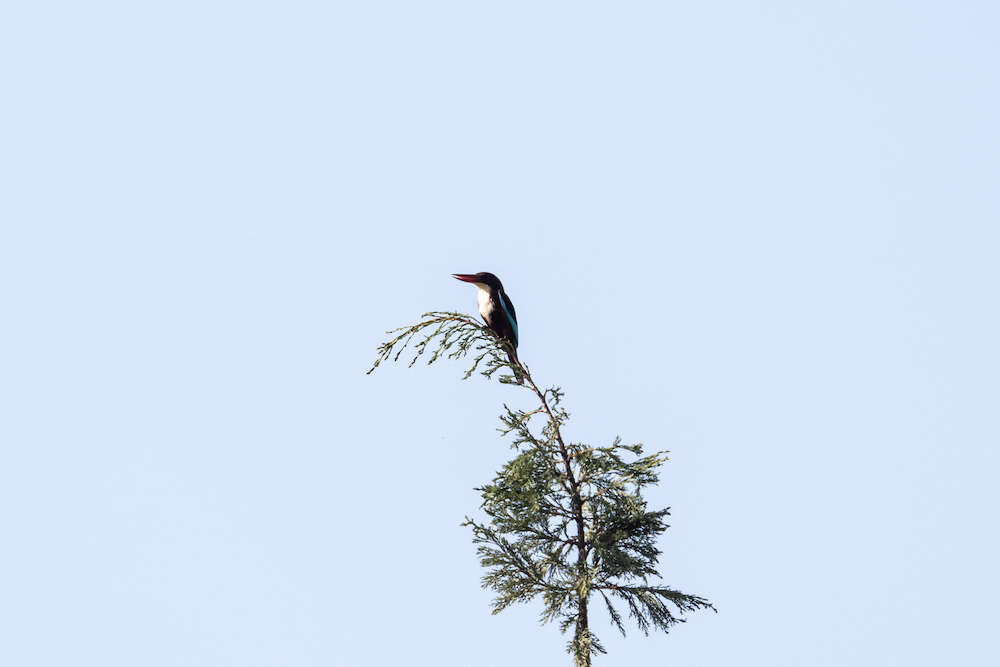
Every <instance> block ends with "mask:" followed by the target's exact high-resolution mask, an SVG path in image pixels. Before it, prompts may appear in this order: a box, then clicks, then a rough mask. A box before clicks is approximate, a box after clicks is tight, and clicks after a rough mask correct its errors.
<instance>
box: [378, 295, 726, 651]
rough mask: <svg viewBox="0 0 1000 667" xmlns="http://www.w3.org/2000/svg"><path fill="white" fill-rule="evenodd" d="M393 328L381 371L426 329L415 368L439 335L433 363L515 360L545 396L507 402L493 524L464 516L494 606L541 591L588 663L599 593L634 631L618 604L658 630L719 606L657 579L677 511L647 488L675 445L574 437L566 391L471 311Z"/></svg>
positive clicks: (595, 644)
mask: <svg viewBox="0 0 1000 667" xmlns="http://www.w3.org/2000/svg"><path fill="white" fill-rule="evenodd" d="M399 332H402V333H399ZM389 333H395V334H398V335H397V336H396V337H395V338H393V339H392V340H390V341H389V342H387V343H385V344H383V345H381V346H380V347H379V355H380V356H379V359H378V360H377V361H376V362H375V366H374V367H373V368H372V370H374V369H375V367H377V366H378V365H379V363H380V362H382V361H384V360H386V359H388V358H389V357H390V356H392V352H393V350H394V349H395V348H396V347H397V346H398V347H399V349H398V351H396V354H395V357H393V358H394V360H395V359H398V358H399V355H400V354H401V353H402V351H403V349H405V347H406V346H407V345H408V344H409V343H410V342H411V341H412V340H413V338H414V337H417V343H416V344H415V346H414V347H415V349H416V355H415V356H414V358H413V361H411V362H410V366H412V365H413V364H414V363H415V362H416V360H417V359H418V358H419V357H420V355H422V354H424V352H426V351H427V349H428V346H429V345H430V344H431V342H432V341H433V340H435V339H437V347H436V348H435V349H434V351H433V352H432V353H431V356H430V357H429V359H428V363H432V362H433V361H435V360H436V359H438V358H439V357H440V356H441V355H447V357H448V358H449V359H457V358H461V357H463V356H465V355H467V354H469V353H472V354H473V355H474V363H473V365H472V367H471V368H470V369H469V370H468V371H467V372H466V374H465V377H466V378H468V377H469V376H470V375H471V374H472V373H473V372H475V371H476V369H477V368H479V367H480V364H482V365H483V368H482V369H481V370H480V372H481V373H482V374H483V375H485V376H487V377H492V375H493V374H494V373H495V372H496V371H498V370H500V369H502V368H504V367H506V368H508V369H509V370H511V372H512V373H513V375H509V376H506V375H504V376H501V377H500V380H501V381H502V382H507V383H511V384H514V383H517V380H518V379H523V380H526V384H525V385H524V386H525V387H526V388H528V389H530V390H532V391H533V392H534V394H535V396H536V398H537V399H538V401H539V407H537V408H535V409H533V410H530V411H523V410H512V409H511V408H509V407H507V406H504V410H505V413H504V414H503V415H501V417H500V418H501V421H502V422H503V428H501V429H500V431H501V433H502V434H503V435H504V436H510V437H511V439H512V447H513V448H514V449H515V450H517V455H516V456H515V457H514V458H513V459H511V460H510V461H508V462H507V464H506V465H504V466H503V468H502V469H501V470H500V472H499V473H498V474H497V475H496V477H495V478H494V479H493V482H492V483H491V484H487V485H486V486H483V487H482V488H480V489H478V490H479V491H480V492H481V493H482V498H483V505H482V509H483V510H484V511H485V512H486V514H487V516H488V517H489V522H488V523H480V522H477V521H474V520H472V519H469V518H468V517H466V520H465V522H464V523H463V525H465V526H469V527H470V528H471V529H472V532H473V542H474V543H475V544H476V545H477V549H478V553H479V559H480V562H481V563H482V565H483V567H484V568H485V569H486V571H487V573H486V575H484V577H483V586H484V587H485V588H489V589H491V590H493V591H494V592H495V593H496V594H497V595H496V597H495V598H494V600H493V613H498V612H500V611H501V610H503V609H506V608H507V607H508V606H510V605H511V604H514V603H516V602H527V601H529V600H532V599H534V598H536V597H538V596H541V599H542V604H543V610H542V614H541V620H542V622H543V623H548V622H550V621H558V622H559V628H560V630H561V631H562V632H564V633H565V632H567V631H568V630H570V629H572V630H573V637H572V639H571V640H570V642H569V645H568V651H569V653H570V654H571V655H572V656H573V661H574V664H575V665H577V666H578V667H584V666H589V665H590V664H591V656H592V655H593V654H594V653H595V652H596V653H604V652H605V650H604V648H603V647H602V646H601V644H600V642H599V641H598V639H597V637H596V636H595V635H594V634H593V633H592V632H591V630H590V618H589V603H590V601H591V600H592V599H594V598H595V596H600V598H601V600H603V601H604V603H605V605H604V606H605V608H606V609H607V611H608V615H609V616H610V619H611V622H612V624H613V625H614V626H615V627H617V628H618V630H619V631H620V632H621V633H622V635H624V634H625V625H624V622H623V616H622V611H620V610H619V608H618V607H616V605H615V603H616V602H619V603H622V604H623V606H624V607H625V608H627V609H628V615H629V617H630V618H631V619H632V620H633V621H634V622H635V624H636V625H637V626H638V627H639V629H640V630H642V631H643V632H644V633H646V634H648V633H649V630H650V629H658V630H663V631H664V632H666V631H668V630H669V628H670V627H671V626H673V625H675V624H676V623H680V622H683V621H684V619H683V618H681V617H679V616H678V615H679V614H684V613H687V612H691V611H695V610H698V609H713V610H714V607H712V605H711V604H710V603H709V602H708V601H707V600H704V599H703V598H700V597H695V596H692V595H686V594H684V593H681V592H679V591H675V590H673V589H670V588H667V587H665V586H656V585H651V584H650V579H651V578H655V577H659V574H658V573H657V571H656V569H655V566H656V563H657V558H658V557H659V555H660V551H659V549H657V548H656V539H657V538H658V537H659V535H660V534H661V533H662V532H663V531H664V530H666V529H667V527H668V526H667V524H666V523H665V521H664V518H665V517H666V516H668V515H669V511H668V510H667V509H661V510H652V511H650V510H649V509H648V508H647V506H646V502H645V500H643V497H642V490H643V488H644V487H646V486H649V485H653V484H656V483H657V482H658V481H659V475H658V474H657V469H658V468H659V466H660V465H662V464H663V462H664V461H666V460H667V457H666V452H657V453H655V454H650V455H647V456H643V455H642V445H624V444H622V442H621V439H620V438H616V439H615V441H614V442H613V443H611V444H610V445H607V446H604V447H591V446H587V445H583V444H579V443H567V442H565V441H564V440H563V437H562V432H561V429H562V427H563V425H565V423H566V421H567V420H568V419H569V415H568V414H567V413H566V411H565V410H563V409H562V407H561V406H560V404H561V401H562V397H563V393H562V391H561V390H560V389H558V388H556V387H553V388H549V389H546V390H544V391H542V390H540V389H539V388H538V386H537V385H536V384H535V382H534V381H533V380H532V378H531V374H530V373H529V372H528V369H527V367H522V366H515V365H514V362H513V361H510V360H509V359H507V358H506V355H504V354H501V352H502V351H503V350H502V345H503V344H504V343H503V342H502V341H499V340H498V339H497V338H496V337H495V336H494V335H493V333H492V332H491V331H490V330H489V329H487V328H485V327H482V326H480V325H479V324H478V323H477V322H476V321H475V320H473V319H471V318H469V317H468V316H464V315H460V314H458V313H442V312H433V313H427V314H425V315H424V320H423V321H422V322H420V323H419V324H416V325H413V326H410V327H404V328H401V329H396V330H395V331H392V332H389ZM370 372H371V371H369V373H370ZM539 422H541V423H540V424H539Z"/></svg>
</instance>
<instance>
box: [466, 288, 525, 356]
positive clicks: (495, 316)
mask: <svg viewBox="0 0 1000 667" xmlns="http://www.w3.org/2000/svg"><path fill="white" fill-rule="evenodd" d="M452 275H453V276H455V277H456V278H458V279H459V280H462V281H465V282H467V283H472V284H474V285H475V286H476V287H478V288H479V314H480V315H482V316H483V319H484V320H486V326H488V327H489V328H490V329H492V330H493V332H494V333H495V334H496V335H497V336H499V337H500V339H501V340H505V341H507V342H508V343H510V346H506V345H505V346H504V347H505V349H506V350H507V356H509V357H510V361H511V363H512V364H513V365H514V366H520V365H521V364H520V362H518V360H517V314H516V313H515V312H514V304H513V303H511V301H510V297H508V296H507V293H506V292H504V291H503V284H501V282H500V279H499V278H497V277H496V276H495V275H493V274H492V273H486V272H481V273H472V274H470V273H454V274H452Z"/></svg>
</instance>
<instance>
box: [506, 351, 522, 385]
mask: <svg viewBox="0 0 1000 667" xmlns="http://www.w3.org/2000/svg"><path fill="white" fill-rule="evenodd" d="M503 349H504V351H505V352H506V353H507V358H508V359H510V366H511V371H513V373H514V378H515V379H516V380H517V383H518V384H524V366H522V365H521V362H520V361H519V360H518V358H517V350H516V349H515V348H514V346H513V345H511V344H510V342H509V341H504V342H503Z"/></svg>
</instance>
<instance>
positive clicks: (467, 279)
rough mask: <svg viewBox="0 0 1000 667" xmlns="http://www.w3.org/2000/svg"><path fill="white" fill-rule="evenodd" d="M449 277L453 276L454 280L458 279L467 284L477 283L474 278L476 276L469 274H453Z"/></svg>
mask: <svg viewBox="0 0 1000 667" xmlns="http://www.w3.org/2000/svg"><path fill="white" fill-rule="evenodd" d="M451 275H452V276H454V277H455V278H458V279H459V280H461V281H463V282H467V283H474V282H477V281H478V279H477V278H476V276H475V275H474V274H471V273H453V274H451Z"/></svg>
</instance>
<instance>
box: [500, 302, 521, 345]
mask: <svg viewBox="0 0 1000 667" xmlns="http://www.w3.org/2000/svg"><path fill="white" fill-rule="evenodd" d="M497 296H499V297H500V305H501V306H502V307H503V312H504V315H506V316H507V321H508V322H510V328H511V330H512V331H513V332H514V340H512V341H511V342H512V343H514V347H517V313H515V312H514V304H513V303H511V302H510V299H508V298H507V295H506V294H504V293H503V292H502V291H501V292H499V294H498V295H497Z"/></svg>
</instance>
